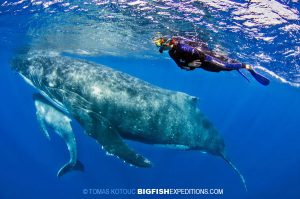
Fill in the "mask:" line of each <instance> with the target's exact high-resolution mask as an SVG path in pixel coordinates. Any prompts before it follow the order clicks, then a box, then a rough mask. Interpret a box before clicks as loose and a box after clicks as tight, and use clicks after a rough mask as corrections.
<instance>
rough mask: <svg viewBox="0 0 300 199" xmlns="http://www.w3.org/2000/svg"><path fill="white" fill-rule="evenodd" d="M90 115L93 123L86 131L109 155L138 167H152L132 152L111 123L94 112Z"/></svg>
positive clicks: (144, 159)
mask: <svg viewBox="0 0 300 199" xmlns="http://www.w3.org/2000/svg"><path fill="white" fill-rule="evenodd" d="M89 115H90V119H91V121H90V122H89V125H88V126H86V131H87V133H88V135H90V136H91V137H93V138H95V139H96V140H97V142H98V143H99V144H100V145H102V146H103V148H104V149H105V151H107V153H109V154H111V155H114V156H117V157H118V158H121V159H123V160H124V161H125V162H126V163H128V164H132V165H134V166H137V167H151V162H150V161H149V160H148V159H146V158H145V157H143V156H142V155H140V154H138V153H136V152H135V151H134V150H132V149H131V148H130V147H129V146H128V145H127V144H126V143H125V142H124V141H123V139H122V137H121V136H120V135H119V133H118V132H117V129H116V128H115V127H114V126H112V125H111V124H110V123H109V121H107V120H106V119H105V118H103V117H101V116H100V115H99V114H96V113H94V112H90V113H89Z"/></svg>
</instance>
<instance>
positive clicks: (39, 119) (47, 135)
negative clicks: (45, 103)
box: [36, 111, 51, 140]
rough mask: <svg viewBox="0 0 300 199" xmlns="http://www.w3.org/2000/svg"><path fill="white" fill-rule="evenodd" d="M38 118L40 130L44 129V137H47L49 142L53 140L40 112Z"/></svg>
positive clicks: (37, 113) (37, 114)
mask: <svg viewBox="0 0 300 199" xmlns="http://www.w3.org/2000/svg"><path fill="white" fill-rule="evenodd" d="M36 118H37V121H38V123H39V125H40V128H41V129H42V131H43V133H44V135H45V136H46V137H47V139H48V140H50V139H51V138H50V135H49V133H48V130H47V127H46V125H45V122H44V119H43V117H42V116H41V114H40V113H39V112H38V111H37V112H36Z"/></svg>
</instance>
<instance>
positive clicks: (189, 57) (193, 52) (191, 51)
mask: <svg viewBox="0 0 300 199" xmlns="http://www.w3.org/2000/svg"><path fill="white" fill-rule="evenodd" d="M169 55H170V57H171V58H172V59H173V60H174V61H175V62H176V64H177V65H178V66H179V67H180V68H182V69H184V68H186V67H187V68H189V69H190V70H194V69H195V67H191V66H188V64H189V63H190V62H193V61H195V60H200V61H201V66H200V68H203V69H204V70H207V71H211V72H220V71H231V70H238V69H241V68H244V67H245V65H244V64H243V63H236V62H226V61H223V60H221V59H218V58H216V57H214V56H213V55H212V53H211V52H210V53H209V52H202V51H201V50H198V49H196V48H194V47H192V46H190V45H188V44H185V43H184V42H182V41H179V42H178V44H177V45H176V46H174V47H173V48H172V49H171V50H169Z"/></svg>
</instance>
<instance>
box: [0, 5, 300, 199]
mask: <svg viewBox="0 0 300 199" xmlns="http://www.w3.org/2000/svg"><path fill="white" fill-rule="evenodd" d="M158 35H170V36H182V37H186V38H189V39H192V40H195V41H204V42H205V43H207V44H208V47H209V48H210V49H213V50H214V51H217V52H219V53H222V54H224V55H226V56H229V57H230V58H232V59H235V60H238V61H240V62H243V63H247V64H250V65H253V66H255V67H256V69H257V71H259V72H260V73H262V74H264V76H266V77H268V78H269V79H270V82H271V83H270V85H269V86H262V85H260V84H259V83H258V82H256V80H255V79H253V78H252V77H251V76H248V74H246V75H247V76H248V78H249V79H250V82H248V81H246V80H245V79H244V78H243V77H241V76H240V75H239V74H238V73H237V72H235V71H232V72H221V73H210V72H207V71H204V70H201V69H197V70H193V71H185V70H181V69H180V68H179V67H178V66H177V65H176V64H175V62H174V61H173V60H172V59H170V58H169V55H168V53H163V54H161V53H159V52H158V49H157V47H156V46H155V45H154V43H153V38H155V37H156V36H158ZM35 51H40V52H45V51H47V52H58V53H60V54H61V55H62V56H66V57H69V58H74V59H78V58H79V59H81V60H87V61H90V62H95V63H98V64H102V65H105V66H108V67H111V68H113V69H114V70H117V71H121V72H124V73H127V74H129V75H131V76H134V77H137V78H139V79H141V80H144V81H146V82H149V83H151V84H153V85H156V86H158V87H161V88H164V89H168V90H173V91H179V92H184V93H187V94H188V95H191V96H196V97H197V98H198V99H199V100H198V104H197V106H198V108H199V109H200V110H201V112H202V113H203V114H204V115H205V117H206V118H208V119H209V121H210V122H212V124H213V125H214V127H215V128H216V129H217V130H218V132H219V134H220V135H221V136H222V137H223V138H224V141H225V145H226V152H227V154H228V156H229V157H230V160H232V162H233V163H234V164H235V166H236V167H237V168H238V169H239V171H240V172H241V173H242V174H243V176H244V178H245V181H246V184H247V188H248V191H245V189H244V187H243V184H242V183H241V180H240V178H239V176H238V175H237V174H236V173H235V172H234V171H233V169H232V168H231V167H230V166H229V165H228V164H227V163H226V162H225V161H224V160H222V158H220V157H217V156H213V155H210V154H203V153H201V152H199V151H184V150H178V149H171V148H168V147H158V146H153V145H149V144H143V143H140V142H135V141H126V142H127V143H128V145H130V146H131V147H132V148H134V150H135V151H138V152H139V153H141V154H143V155H145V157H147V158H149V160H151V162H152V164H153V166H152V167H151V168H137V167H133V166H130V165H128V164H126V163H123V161H121V160H120V159H118V158H115V157H113V156H109V155H108V154H107V153H106V152H105V151H104V150H102V149H101V147H99V145H98V144H97V143H96V142H95V141H94V140H93V139H91V138H90V137H88V136H86V134H85V133H84V129H83V128H82V127H81V126H80V125H79V123H78V122H76V120H75V119H73V118H72V122H71V125H72V128H73V131H74V133H75V137H76V141H77V151H78V159H79V160H80V161H81V162H83V163H84V172H79V171H72V172H70V173H67V174H66V175H64V176H62V177H60V178H58V177H57V176H56V174H57V171H58V170H59V169H60V167H61V166H62V165H63V164H65V163H66V161H67V160H68V159H69V152H68V150H67V148H66V146H65V143H64V142H63V140H62V139H61V138H60V137H59V136H58V135H57V134H56V133H55V132H54V130H49V133H50V138H51V140H50V141H49V140H48V139H47V138H46V136H45V135H44V134H43V132H42V129H41V128H40V127H39V123H38V121H37V119H36V109H35V106H34V102H33V97H32V95H33V94H34V93H36V92H37V91H36V89H34V88H33V87H31V86H30V85H29V84H27V83H26V82H25V81H24V80H23V79H22V78H21V76H20V75H18V74H17V73H16V72H15V71H13V70H12V69H11V68H12V62H13V61H12V60H13V59H14V58H15V57H16V56H18V54H19V53H20V52H22V53H23V52H35ZM0 61H1V62H0V63H1V71H0V82H1V84H0V88H1V93H2V94H1V103H0V110H1V114H0V121H1V123H0V133H1V134H0V158H1V164H0V198H1V199H14V198H32V199H35V198H45V199H48V198H49V199H53V198H59V199H61V198H205V199H206V198H222V199H223V198H224V199H241V198H242V199H244V198H245V199H253V198H257V199H269V198H270V199H271V198H272V199H287V198H288V199H298V198H300V193H299V188H300V155H299V152H300V144H299V143H300V128H299V125H300V5H299V2H298V1H297V0H251V1H248V0H247V1H243V0H192V1H177V0H160V1H159V0H155V1H143V0H134V1H129V0H119V1H117V0H113V1H106V0H90V1H89V0H86V1H81V0H74V1H68V0H52V1H50V0H19V1H17V0H16V1H13V0H11V1H3V0H2V1H0ZM87 78H88V77H87ZM124 119H126V118H124ZM120 189H122V190H123V191H124V190H127V191H129V192H127V193H120V192H118V191H116V190H120ZM137 189H208V190H210V189H213V190H222V191H223V194H217V193H216V194H194V195H193V194H189V195H184V194H174V195H168V194H166V195H160V194H159V195H156V194H143V195H138V194H136V193H132V192H130V191H132V190H134V191H137ZM106 190H108V192H109V193H106Z"/></svg>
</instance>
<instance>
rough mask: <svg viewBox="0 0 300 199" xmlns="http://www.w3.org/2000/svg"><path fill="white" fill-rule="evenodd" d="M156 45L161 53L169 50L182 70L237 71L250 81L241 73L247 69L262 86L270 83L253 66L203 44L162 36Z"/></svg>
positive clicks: (156, 41)
mask: <svg viewBox="0 0 300 199" xmlns="http://www.w3.org/2000/svg"><path fill="white" fill-rule="evenodd" d="M154 43H155V44H156V46H157V47H159V52H160V53H163V51H166V50H168V51H169V55H170V57H171V58H172V59H173V60H174V61H175V62H176V64H177V65H178V66H179V67H180V68H181V69H184V70H187V71H190V70H194V69H196V68H202V69H204V70H206V71H210V72H220V71H232V70H236V71H238V72H239V73H240V74H241V75H242V76H243V77H244V78H245V79H247V80H248V81H249V79H248V78H247V77H246V76H245V75H244V74H243V73H242V72H241V71H240V69H246V70H248V71H249V72H250V73H251V75H252V76H253V77H254V78H255V79H256V80H257V81H258V82H259V83H261V84H262V85H265V86H267V85H269V83H270V80H268V79H267V78H266V77H264V76H262V75H261V74H259V73H257V72H256V71H255V70H254V69H253V67H252V66H250V65H248V64H244V63H239V62H237V61H235V60H231V59H229V58H227V57H224V56H220V55H218V54H217V53H215V52H212V51H210V50H209V49H208V48H207V46H206V44H205V43H203V42H195V41H191V40H188V39H186V38H183V37H167V36H161V37H159V38H156V39H154Z"/></svg>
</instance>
